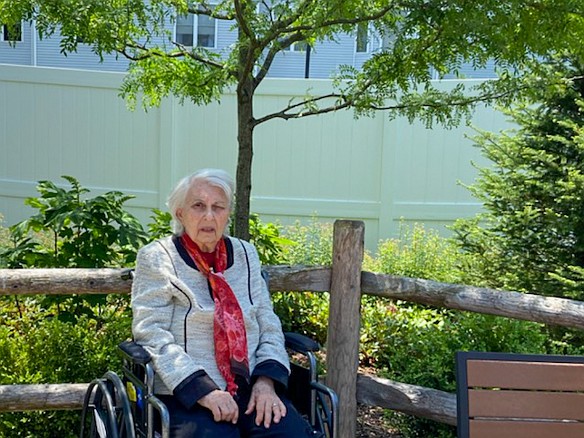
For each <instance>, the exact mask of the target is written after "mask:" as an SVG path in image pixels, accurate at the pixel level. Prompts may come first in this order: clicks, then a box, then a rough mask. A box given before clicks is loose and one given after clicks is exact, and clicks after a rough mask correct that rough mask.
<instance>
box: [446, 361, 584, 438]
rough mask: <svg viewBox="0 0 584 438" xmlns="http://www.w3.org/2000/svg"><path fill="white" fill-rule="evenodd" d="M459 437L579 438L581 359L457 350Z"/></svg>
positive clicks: (583, 423)
mask: <svg viewBox="0 0 584 438" xmlns="http://www.w3.org/2000/svg"><path fill="white" fill-rule="evenodd" d="M456 378H457V391H456V394H457V426H458V437H459V438H506V437H509V438H511V437H513V438H576V437H578V438H582V437H584V392H583V391H584V357H583V356H553V355H535V354H510V353H484V352H458V353H457V355H456Z"/></svg>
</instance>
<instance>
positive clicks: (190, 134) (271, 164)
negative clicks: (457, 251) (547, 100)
mask: <svg viewBox="0 0 584 438" xmlns="http://www.w3.org/2000/svg"><path fill="white" fill-rule="evenodd" d="M122 79H123V74H122V73H111V72H110V73H108V72H95V71H81V70H65V69H53V68H39V67H22V66H10V65H0V214H1V215H3V216H4V223H3V225H4V226H8V225H11V224H13V223H16V222H17V221H20V220H22V219H24V218H26V217H28V216H29V215H30V214H31V212H32V210H30V209H29V208H28V207H26V206H25V205H24V204H23V200H24V198H26V197H28V196H36V194H37V192H36V189H35V187H36V183H37V181H39V180H51V181H53V182H56V183H63V184H65V181H64V180H62V179H61V175H71V176H74V177H75V178H77V179H78V180H79V181H80V183H81V184H82V185H83V186H84V187H87V188H89V189H90V190H91V193H90V195H94V196H95V195H97V194H99V193H103V192H105V191H108V190H120V191H123V192H124V193H127V194H131V195H134V196H135V197H136V198H135V199H134V200H132V201H131V202H129V204H128V205H129V206H130V207H131V211H132V212H133V213H134V214H136V215H137V216H138V217H139V218H140V219H141V220H142V221H144V223H147V222H148V218H149V216H150V214H151V211H150V210H151V209H152V208H164V203H165V199H166V195H167V193H168V191H169V190H170V188H171V187H172V185H173V184H174V183H175V182H176V181H177V180H178V179H179V178H181V177H182V176H184V175H186V174H188V173H190V172H192V171H194V170H196V169H198V168H201V167H222V168H225V169H226V170H228V171H229V172H231V173H232V174H234V173H235V165H236V160H237V145H236V125H235V123H236V112H235V110H236V108H235V96H234V95H233V94H226V95H225V96H224V97H223V98H222V100H221V103H213V104H211V105H208V106H204V107H196V106H194V105H192V104H190V103H185V104H184V105H181V104H180V103H179V102H178V101H177V100H176V99H172V98H169V99H166V100H164V102H163V103H162V105H161V106H160V107H159V108H152V109H149V110H148V111H147V112H145V111H144V110H142V109H141V108H138V109H136V110H135V111H133V112H132V111H129V110H128V109H127V108H126V103H125V102H124V100H123V99H122V98H121V97H119V86H120V84H121V82H122ZM453 84H455V82H449V81H445V82H443V84H442V85H441V86H444V87H449V86H452V85H453ZM330 87H331V84H330V82H329V81H326V80H299V79H268V80H266V81H265V83H264V85H262V88H261V89H260V90H259V95H258V97H257V100H256V111H257V112H258V114H257V115H258V116H259V115H261V114H265V113H268V112H270V111H272V110H275V109H279V108H281V107H282V106H283V105H285V104H286V103H288V101H289V100H290V99H291V98H293V97H294V96H302V95H304V94H305V93H306V90H307V89H310V90H311V93H313V94H315V93H319V92H321V91H326V90H329V89H330ZM473 124H474V125H475V126H476V127H478V128H481V129H486V130H489V131H499V130H500V129H502V128H504V127H505V126H506V122H505V119H504V117H503V116H502V115H501V114H500V113H498V112H496V111H495V110H494V109H492V108H482V109H479V110H478V111H477V112H476V114H475V117H474V120H473ZM469 134H471V135H472V134H473V130H472V129H471V128H469V127H466V126H462V127H460V128H457V129H452V130H446V129H443V128H442V127H440V126H437V127H435V128H434V129H432V130H427V129H425V128H424V126H423V125H421V124H418V123H414V124H411V125H410V124H409V123H408V122H407V121H406V120H404V119H398V120H393V121H389V119H388V117H387V116H386V115H384V114H383V113H379V114H377V116H375V117H372V118H360V119H355V118H354V115H353V113H352V112H351V111H344V112H340V113H335V114H329V115H323V116H317V117H308V118H306V119H303V120H294V121H288V122H284V121H279V120H276V121H271V122H268V123H266V124H264V125H260V126H259V127H258V128H257V130H256V136H255V155H254V167H253V189H252V193H253V198H252V211H253V212H256V213H259V214H260V215H261V216H262V218H263V219H264V220H266V221H268V220H278V221H280V223H282V224H288V223H291V222H294V221H295V220H297V219H301V220H307V219H309V218H311V217H315V216H316V217H318V218H319V219H320V220H328V219H331V221H332V218H347V219H361V220H364V221H365V224H366V230H367V234H366V247H367V248H368V249H375V247H376V243H377V241H378V240H379V239H386V238H389V237H395V236H396V235H397V233H398V230H399V224H400V222H401V221H403V222H405V223H413V222H418V223H424V224H425V225H426V226H427V227H432V228H436V229H438V230H439V231H440V232H441V233H445V234H446V233H447V231H445V228H444V225H445V224H448V223H450V222H451V221H452V220H454V219H456V218H458V217H467V216H471V215H474V214H475V213H476V212H477V211H478V210H479V208H480V205H479V204H478V203H477V201H476V200H475V199H473V198H472V197H471V196H470V194H469V192H468V190H467V189H465V188H464V187H462V186H461V185H460V184H459V182H462V183H464V184H470V183H472V182H473V181H474V178H475V177H476V174H477V170H476V169H475V168H474V167H473V165H472V162H475V163H479V164H485V163H486V162H485V159H484V158H482V157H481V156H480V154H479V151H478V149H477V148H475V147H473V143H472V141H471V140H469V139H468V138H466V136H467V135H469Z"/></svg>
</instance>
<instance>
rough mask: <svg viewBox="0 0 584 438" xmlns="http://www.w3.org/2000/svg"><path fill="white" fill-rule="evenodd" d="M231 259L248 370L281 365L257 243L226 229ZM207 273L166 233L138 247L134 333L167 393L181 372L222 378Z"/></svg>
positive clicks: (283, 357)
mask: <svg viewBox="0 0 584 438" xmlns="http://www.w3.org/2000/svg"><path fill="white" fill-rule="evenodd" d="M228 239H229V240H230V241H231V244H232V247H233V265H231V266H230V267H229V268H228V269H227V270H226V271H225V273H224V275H225V278H226V280H227V282H228V283H229V285H230V286H231V288H232V289H233V292H234V294H235V296H236V297H237V300H238V302H239V305H240V306H241V310H242V312H243V317H244V320H245V326H246V330H247V346H248V353H249V365H250V374H251V373H252V372H253V370H254V368H255V366H256V365H257V364H260V363H262V362H263V361H266V360H275V361H277V362H279V363H280V364H282V365H283V366H284V367H286V369H288V371H289V370H290V364H289V360H288V355H287V353H286V350H285V347H284V336H283V334H282V327H281V324H280V320H279V319H278V317H277V316H276V314H275V313H274V311H273V308H272V302H271V300H270V294H269V292H268V290H267V287H266V284H265V281H264V280H263V278H262V276H261V268H260V262H259V258H258V255H257V251H256V249H255V248H254V246H253V245H251V244H250V243H248V242H245V241H242V240H239V239H234V238H231V237H228ZM214 307H215V306H214V303H213V299H212V298H211V294H210V289H209V286H208V282H207V279H206V278H205V277H204V276H203V275H202V274H201V273H200V272H199V271H198V270H196V269H194V268H192V267H191V266H189V265H188V264H187V263H186V262H185V260H183V258H182V257H181V255H180V254H179V252H178V250H177V248H176V246H175V244H174V242H173V240H172V237H167V238H164V239H160V240H157V241H155V242H152V243H150V244H148V245H147V246H145V247H143V248H142V249H141V250H140V251H139V252H138V258H137V263H136V271H135V278H134V282H133V285H132V310H133V323H132V331H133V335H134V340H135V341H136V342H138V343H139V344H141V345H142V346H144V347H145V348H146V350H147V351H148V352H149V353H150V354H151V355H152V361H153V365H154V369H155V370H156V381H155V392H156V393H158V394H172V391H173V390H174V389H175V388H176V387H177V386H178V385H179V384H180V383H181V382H182V381H183V380H185V379H186V378H188V377H189V376H191V375H192V374H194V373H196V372H197V371H201V370H203V371H205V372H206V373H207V374H208V375H209V377H211V379H213V381H214V382H215V383H216V384H217V385H218V386H219V387H220V388H225V387H226V382H225V379H224V378H223V376H222V375H221V373H220V372H219V369H218V368H217V364H216V362H215V354H214V344H213V312H214Z"/></svg>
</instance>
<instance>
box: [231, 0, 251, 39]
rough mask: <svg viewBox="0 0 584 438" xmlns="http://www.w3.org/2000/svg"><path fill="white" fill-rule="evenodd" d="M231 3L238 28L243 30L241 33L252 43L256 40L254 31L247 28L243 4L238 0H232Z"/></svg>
mask: <svg viewBox="0 0 584 438" xmlns="http://www.w3.org/2000/svg"><path fill="white" fill-rule="evenodd" d="M233 4H234V5H235V17H236V21H237V24H238V25H239V29H240V30H241V31H243V34H244V35H245V36H246V37H248V38H249V40H250V41H252V42H253V43H254V44H255V42H256V36H255V33H254V32H252V30H251V29H250V28H249V26H248V23H247V20H246V17H245V14H244V11H243V6H242V4H241V1H240V0H234V1H233Z"/></svg>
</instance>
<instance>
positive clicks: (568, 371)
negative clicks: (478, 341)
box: [467, 359, 584, 391]
mask: <svg viewBox="0 0 584 438" xmlns="http://www.w3.org/2000/svg"><path fill="white" fill-rule="evenodd" d="M467 373H468V377H467V379H468V386H474V387H485V388H508V389H541V390H550V391H553V390H557V391H584V364H582V363H557V362H513V361H503V360H501V361H498V360H472V359H471V360H468V361H467Z"/></svg>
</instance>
